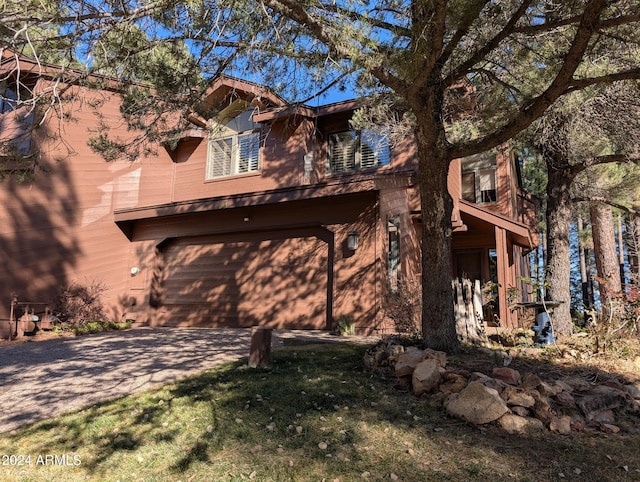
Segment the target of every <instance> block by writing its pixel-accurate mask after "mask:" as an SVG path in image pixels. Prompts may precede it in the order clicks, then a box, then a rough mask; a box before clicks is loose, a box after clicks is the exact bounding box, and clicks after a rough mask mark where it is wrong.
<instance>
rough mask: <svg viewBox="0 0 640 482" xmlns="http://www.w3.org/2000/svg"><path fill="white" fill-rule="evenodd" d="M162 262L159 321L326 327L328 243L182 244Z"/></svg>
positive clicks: (293, 240)
mask: <svg viewBox="0 0 640 482" xmlns="http://www.w3.org/2000/svg"><path fill="white" fill-rule="evenodd" d="M164 259H165V269H164V283H163V285H164V289H163V290H162V291H163V301H162V308H161V309H160V310H159V313H158V315H159V319H158V320H157V321H159V322H160V323H161V324H165V325H174V326H211V327H249V326H253V325H258V324H259V325H265V326H271V327H273V328H289V329H295V328H297V329H324V328H325V327H326V304H327V245H326V243H324V242H322V241H320V240H319V239H317V238H315V237H299V238H288V239H265V236H258V235H256V236H255V239H251V238H249V239H245V240H242V241H233V240H229V241H216V240H211V239H209V240H204V239H200V240H195V241H194V239H193V238H192V239H183V240H178V241H177V242H175V243H173V244H171V245H170V246H169V247H168V248H167V250H166V252H165V256H164Z"/></svg>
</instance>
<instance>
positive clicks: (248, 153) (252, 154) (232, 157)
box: [207, 131, 260, 179]
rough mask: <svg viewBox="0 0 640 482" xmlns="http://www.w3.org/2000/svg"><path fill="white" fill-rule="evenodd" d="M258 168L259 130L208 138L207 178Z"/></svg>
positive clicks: (252, 170)
mask: <svg viewBox="0 0 640 482" xmlns="http://www.w3.org/2000/svg"><path fill="white" fill-rule="evenodd" d="M259 170H260V132H259V131H250V132H243V133H240V134H236V135H232V136H226V137H214V138H212V139H210V140H209V152H208V155H207V179H217V178H220V177H227V176H235V175H237V174H246V173H250V172H258V171H259Z"/></svg>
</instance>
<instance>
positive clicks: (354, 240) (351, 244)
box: [347, 231, 360, 251]
mask: <svg viewBox="0 0 640 482" xmlns="http://www.w3.org/2000/svg"><path fill="white" fill-rule="evenodd" d="M359 244H360V236H359V235H358V233H357V232H356V231H351V232H350V233H349V234H348V235H347V248H348V249H350V250H351V251H355V250H356V249H358V245H359Z"/></svg>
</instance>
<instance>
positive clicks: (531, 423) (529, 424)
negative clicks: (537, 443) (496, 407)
mask: <svg viewBox="0 0 640 482" xmlns="http://www.w3.org/2000/svg"><path fill="white" fill-rule="evenodd" d="M498 425H499V426H500V427H501V428H502V429H503V430H505V431H506V432H508V433H512V434H518V435H529V434H531V433H535V432H540V431H542V430H544V425H543V424H542V422H541V421H540V420H538V419H537V418H531V417H521V416H519V415H514V414H512V413H505V414H504V415H503V416H502V417H500V418H499V419H498Z"/></svg>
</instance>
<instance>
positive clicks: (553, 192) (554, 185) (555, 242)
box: [545, 160, 573, 335]
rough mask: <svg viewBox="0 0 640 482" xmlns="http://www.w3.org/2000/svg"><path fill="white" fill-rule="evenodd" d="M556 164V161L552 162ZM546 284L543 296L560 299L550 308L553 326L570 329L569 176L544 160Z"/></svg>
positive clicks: (559, 330) (560, 330) (567, 331)
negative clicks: (558, 304) (546, 178)
mask: <svg viewBox="0 0 640 482" xmlns="http://www.w3.org/2000/svg"><path fill="white" fill-rule="evenodd" d="M555 165H556V166H557V164H555ZM547 172H548V182H547V210H546V219H547V268H546V276H545V282H546V284H547V290H546V299H547V300H553V301H560V302H561V304H560V306H558V307H557V308H554V310H553V317H552V321H553V328H554V330H555V332H556V333H557V334H560V335H570V334H571V333H573V322H572V320H571V288H570V276H571V264H570V256H571V248H570V245H569V228H570V222H571V205H570V193H569V186H570V185H571V181H572V178H570V177H569V176H567V175H566V174H565V172H564V170H562V169H558V168H555V167H554V165H553V162H550V161H549V160H547Z"/></svg>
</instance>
